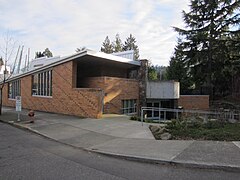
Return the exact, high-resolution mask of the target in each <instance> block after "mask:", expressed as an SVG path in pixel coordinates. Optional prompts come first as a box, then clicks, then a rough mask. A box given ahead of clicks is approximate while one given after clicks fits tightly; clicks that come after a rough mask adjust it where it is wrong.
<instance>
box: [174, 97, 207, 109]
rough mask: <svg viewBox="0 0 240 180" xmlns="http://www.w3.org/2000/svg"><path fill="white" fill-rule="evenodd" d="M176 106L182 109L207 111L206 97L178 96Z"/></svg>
mask: <svg viewBox="0 0 240 180" xmlns="http://www.w3.org/2000/svg"><path fill="white" fill-rule="evenodd" d="M178 106H182V107H183V108H184V109H202V110H207V109H209V96H208V95H180V98H179V100H178Z"/></svg>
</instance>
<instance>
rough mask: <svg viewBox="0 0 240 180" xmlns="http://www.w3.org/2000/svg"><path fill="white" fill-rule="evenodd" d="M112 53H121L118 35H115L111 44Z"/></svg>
mask: <svg viewBox="0 0 240 180" xmlns="http://www.w3.org/2000/svg"><path fill="white" fill-rule="evenodd" d="M112 47H113V51H114V52H122V51H123V43H122V40H121V38H120V36H119V34H116V36H115V41H114V42H113V43H112Z"/></svg>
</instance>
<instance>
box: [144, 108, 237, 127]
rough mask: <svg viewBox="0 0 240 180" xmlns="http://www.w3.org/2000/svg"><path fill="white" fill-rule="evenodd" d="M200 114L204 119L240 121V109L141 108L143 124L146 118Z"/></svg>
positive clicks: (163, 118) (156, 118) (167, 118)
mask: <svg viewBox="0 0 240 180" xmlns="http://www.w3.org/2000/svg"><path fill="white" fill-rule="evenodd" d="M183 115H184V116H189V117H192V116H198V117H201V118H203V120H204V121H207V120H208V119H216V120H229V119H234V120H236V121H240V111H238V110H228V109H219V110H215V111H204V110H187V109H168V108H155V107H142V108H141V122H142V125H143V120H144V119H151V120H153V121H159V123H160V122H161V121H166V120H171V119H179V117H181V116H183Z"/></svg>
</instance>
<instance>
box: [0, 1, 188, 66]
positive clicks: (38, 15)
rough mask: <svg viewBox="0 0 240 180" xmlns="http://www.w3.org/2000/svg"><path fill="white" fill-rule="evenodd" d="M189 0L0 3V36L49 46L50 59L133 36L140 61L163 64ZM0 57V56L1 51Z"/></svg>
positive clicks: (33, 47) (34, 47)
mask: <svg viewBox="0 0 240 180" xmlns="http://www.w3.org/2000/svg"><path fill="white" fill-rule="evenodd" d="M188 4H189V0H115V1H113V0H48V1H47V0H0V36H1V41H0V45H2V44H1V43H2V42H3V41H2V37H3V36H4V34H6V32H9V34H11V36H12V37H13V38H14V39H15V40H17V43H18V44H24V46H25V47H26V48H30V49H31V58H33V57H34V54H35V52H36V51H43V50H44V49H45V48H46V47H48V48H49V49H50V50H51V51H52V52H53V54H54V55H61V56H65V55H70V54H73V53H75V50H76V48H77V47H82V46H85V47H87V48H90V49H93V50H96V51H99V49H100V47H101V45H102V42H103V41H104V39H105V37H106V36H107V35H108V36H109V37H110V39H111V40H114V38H115V35H116V34H117V33H119V35H120V37H121V39H122V41H125V39H126V37H127V36H129V34H130V33H132V34H133V36H134V37H136V40H137V45H138V46H139V50H140V58H141V59H144V58H146V59H149V60H151V61H152V63H153V64H158V65H168V63H169V59H170V56H171V55H172V53H173V48H174V46H175V44H176V37H177V34H176V33H175V32H174V31H173V29H172V26H177V27H183V22H182V14H181V12H182V10H187V9H188ZM0 53H1V54H0V55H1V56H3V55H2V52H0Z"/></svg>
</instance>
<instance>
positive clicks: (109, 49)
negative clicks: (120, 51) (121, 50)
mask: <svg viewBox="0 0 240 180" xmlns="http://www.w3.org/2000/svg"><path fill="white" fill-rule="evenodd" d="M101 51H102V52H105V53H107V54H111V53H113V46H112V44H111V42H110V40H109V38H108V36H107V37H106V38H105V40H104V42H103V44H102V47H101Z"/></svg>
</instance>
